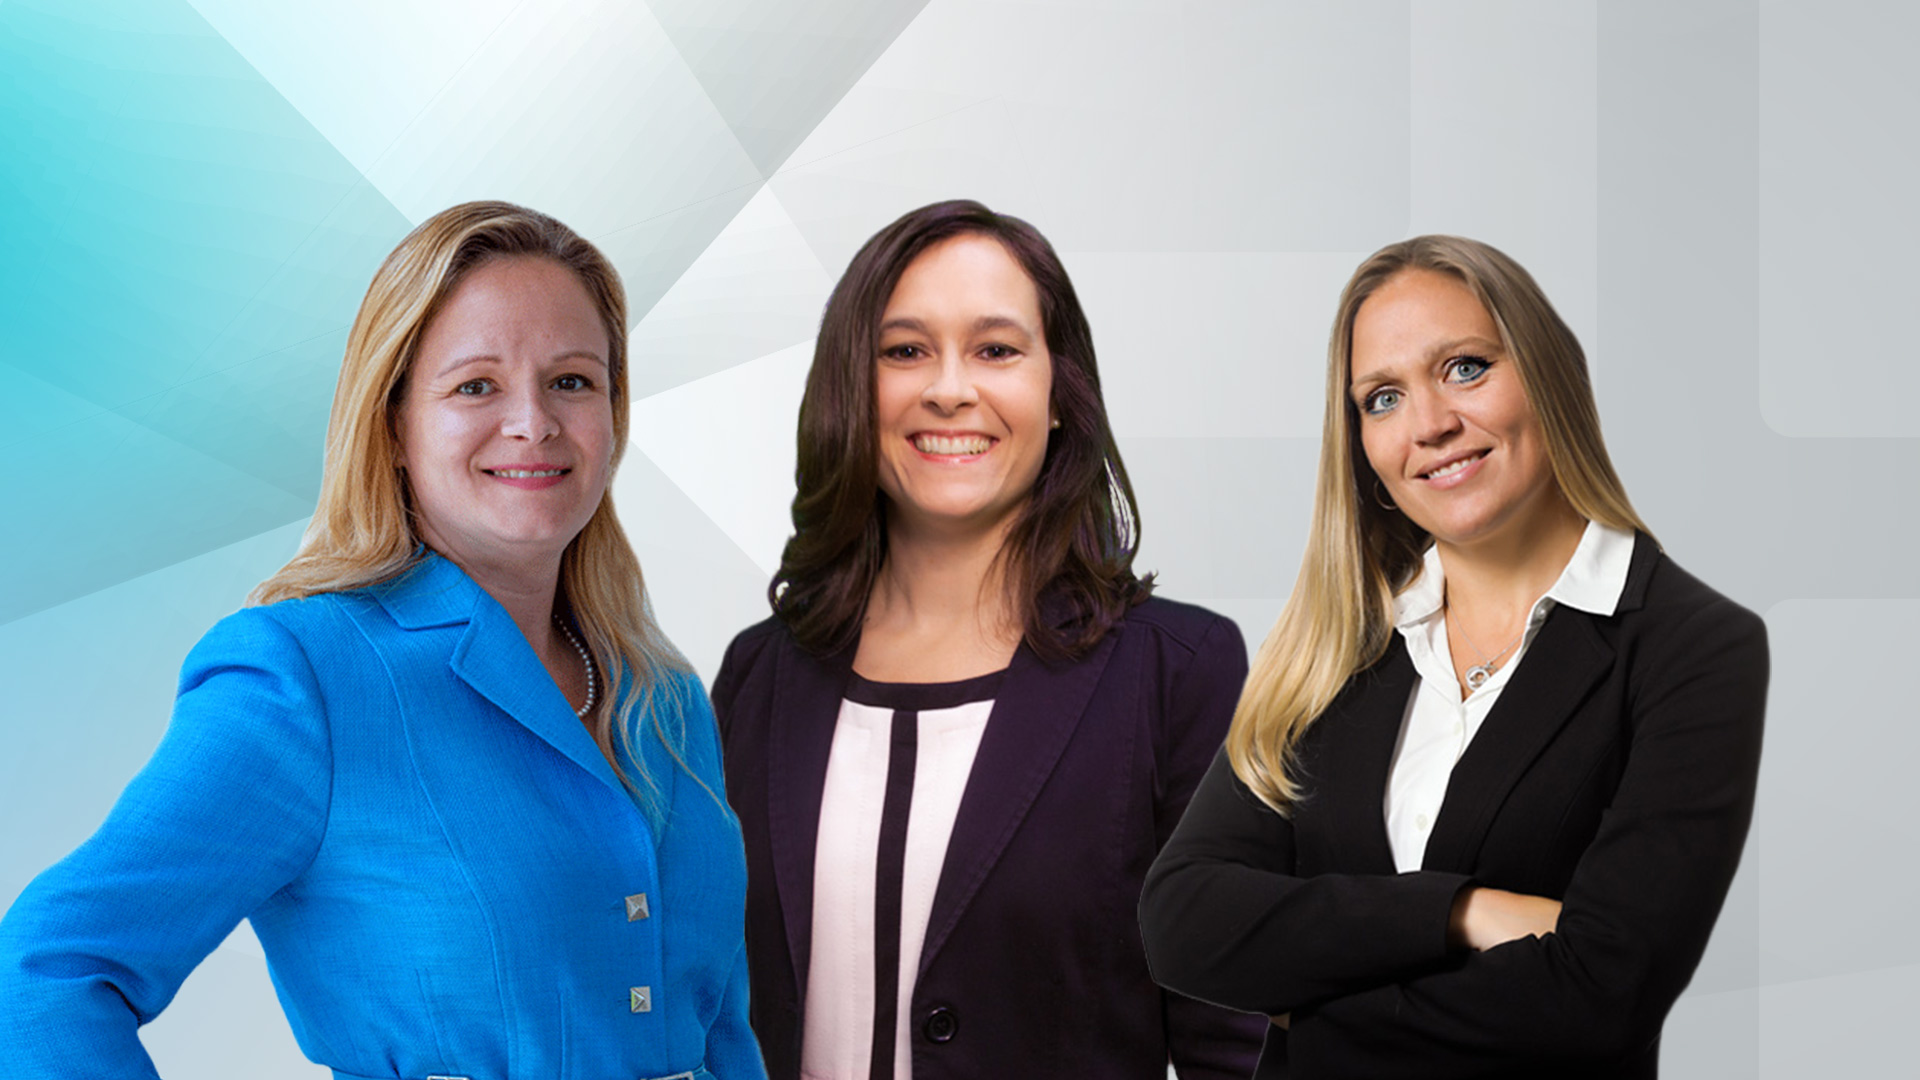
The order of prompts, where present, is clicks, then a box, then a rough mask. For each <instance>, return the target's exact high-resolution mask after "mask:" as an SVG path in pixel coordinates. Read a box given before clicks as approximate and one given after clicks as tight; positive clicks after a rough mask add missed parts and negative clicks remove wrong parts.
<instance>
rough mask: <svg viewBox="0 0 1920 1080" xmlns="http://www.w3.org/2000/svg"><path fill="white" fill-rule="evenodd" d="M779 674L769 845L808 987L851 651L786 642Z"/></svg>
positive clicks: (796, 962)
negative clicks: (831, 762) (820, 852)
mask: <svg viewBox="0 0 1920 1080" xmlns="http://www.w3.org/2000/svg"><path fill="white" fill-rule="evenodd" d="M775 665H776V666H775V668H774V677H773V678H774V683H773V685H774V693H773V702H774V710H775V711H776V712H777V713H778V714H779V718H778V720H777V721H776V722H775V723H774V724H772V725H771V727H772V731H771V732H770V734H769V735H768V738H767V742H768V748H769V756H770V759H771V762H772V765H771V767H770V768H769V769H768V771H767V772H768V775H767V820H768V824H767V829H768V834H767V838H768V842H769V844H770V845H771V847H772V849H773V876H774V887H775V888H776V889H777V890H779V893H780V913H781V916H782V918H783V919H784V920H785V921H786V928H787V949H788V952H789V954H790V958H791V959H792V961H793V970H794V973H795V975H796V976H797V977H798V985H799V986H802V987H804V986H806V985H807V960H808V958H809V957H810V956H811V955H812V952H811V950H812V947H813V866H814V845H815V843H816V841H817V840H818V838H819V834H820V799H821V795H822V793H823V792H824V791H825V790H826V784H827V758H828V756H829V755H830V754H831V753H832V751H833V731H834V727H835V725H836V724H837V723H838V721H839V718H840V701H841V698H842V697H844V696H845V695H846V692H847V675H848V674H849V673H850V672H851V671H852V670H853V650H852V649H851V648H848V649H845V650H842V651H841V652H839V653H836V654H835V655H833V656H830V657H827V658H826V659H824V660H822V659H818V658H815V657H813V656H809V655H808V654H807V653H806V652H805V651H803V650H802V649H801V648H800V647H799V646H798V645H796V644H794V642H793V639H792V638H791V637H790V636H788V635H786V634H782V635H780V647H779V653H778V655H777V657H776V659H775Z"/></svg>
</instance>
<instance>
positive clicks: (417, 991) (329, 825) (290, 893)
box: [0, 203, 764, 1080]
mask: <svg viewBox="0 0 1920 1080" xmlns="http://www.w3.org/2000/svg"><path fill="white" fill-rule="evenodd" d="M626 326H627V318H626V302H625V296H624V293H623V291H622V289H621V285H620V280H619V277H618V275H617V274H616V273H615V271H614V270H613V267H612V266H611V265H610V264H609V263H608V262H607V260H606V258H605V257H604V256H603V255H602V254H601V253H600V252H599V251H598V250H596V249H595V248H594V247H593V246H592V245H591V244H589V243H587V242H586V241H585V240H583V239H581V238H580V237H579V236H578V235H577V234H575V233H574V232H573V231H572V230H570V229H568V228H567V227H566V226H564V225H562V224H560V223H559V222H557V221H555V220H553V219H552V218H549V217H547V216H545V215H543V214H539V213H535V212H533V211H530V210H526V209H523V208H521V207H516V206H512V205H509V204H505V203H468V204H465V205H462V206H456V207H454V208H452V209H450V210H447V211H445V212H443V213H441V214H439V215H436V216H435V217H433V218H432V219H430V220H428V221H427V222H426V223H424V224H422V225H421V226H420V227H419V228H418V229H416V230H414V232H413V233H412V234H411V235H409V236H408V237H407V238H406V239H405V240H404V241H402V242H401V244H400V246H399V247H398V248H396V249H395V251H394V252H393V254H392V255H390V256H389V257H388V258H387V260H386V262H385V264H383V265H382V266H381V268H380V270H379V272H378V273H377V274H376V275H375V276H374V280H373V284H372V286H371V287H370V288H369V289H368V291H367V296H366V299H365V301H364V302H363V303H362V305H361V309H360V313H359V316H358V318H357V319H356V320H355V323H354V327H353V331H352V334H351V336H350V338H349V340H348V345H347V352H346V357H345V360H344V362H343V364H342V367H341V373H340V383H339V389H338V392H337V393H336V396H335V400H334V406H333V415H332V420H331V424H330V426H329V430H328V436H327V457H326V471H325V477H324V480H323V483H322V490H321V497H320V505H319V507H318V509H317V511H316V513H315V516H314V519H313V523H312V525H311V527H310V528H309V530H308V533H307V537H306V541H305V543H304V544H303V545H302V547H301V550H300V552H299V554H298V555H296V556H295V558H294V559H293V561H292V562H290V563H288V564H287V566H286V567H285V568H284V569H282V570H281V571H280V572H279V573H278V574H276V575H275V576H274V577H273V578H272V579H270V580H268V581H267V582H265V583H263V584H262V585H261V586H260V588H259V589H258V590H257V592H256V594H255V599H256V600H257V601H259V602H260V605H259V606H255V607H250V608H247V609H246V610H243V611H241V612H239V613H238V614H235V615H233V616H231V617H230V618H228V619H225V620H223V621H222V622H221V623H220V624H219V625H218V626H216V627H215V628H214V629H213V630H212V631H211V632H209V633H208V634H207V636H206V637H205V638H204V639H202V640H201V642H200V644H199V645H198V646H197V647H196V648H195V649H194V650H193V653H192V654H191V655H190V656H189V657H188V658H187V663H186V667H185V670H184V671H183V672H182V674H181V680H180V691H179V698H178V700H177V702H176V703H175V707H174V714H173V720H172V722H171V724H170V725H169V726H168V729H167V734H166V737H165V739H164V740H163V741H162V742H161V744H160V747H159V749H158V750H157V751H156V752H155V754H154V757H153V760H152V761H151V762H149V763H148V765H147V766H146V768H145V769H144V770H143V771H142V772H141V773H140V774H139V775H138V776H137V777H135V779H134V780H133V782H132V783H131V784H130V785H128V788H127V790H126V792H125V794H123V795H122V797H121V799H120V802H119V804H118V805H117V806H116V807H115V808H114V810H113V812H112V814H111V815H110V816H109V817H108V819H107V821H106V823H105V824H104V825H102V826H101V828H100V830H99V832H98V833H96V834H95V835H94V836H93V838H92V839H90V840H89V841H87V843H86V844H84V845H83V846H82V847H81V848H80V849H79V850H78V851H76V852H74V853H73V854H72V855H71V856H69V857H68V858H67V859H65V860H63V861H62V862H61V863H59V864H58V865H56V866H55V867H53V868H52V869H51V870H48V871H47V872H46V873H44V874H42V875H41V876H40V877H39V878H38V879H37V880H36V881H35V882H34V883H33V884H32V885H30V886H29V887H28V889H27V890H26V892H25V893H23V894H22V895H21V897H20V899H19V901H18V902H17V903H16V904H15V905H14V907H13V908H12V910H11V911H10V912H9V913H8V914H7V917H6V919H5V921H4V923H0V1000H4V1001H5V1002H6V1007H5V1008H4V1009H0V1061H4V1062H5V1063H6V1066H5V1069H6V1072H7V1075H9V1076H12V1077H22V1078H25V1077H55V1076H74V1075H87V1076H93V1077H123V1076H125V1077H134V1076H140V1077H146V1076H152V1075H154V1070H153V1066H152V1063H151V1061H150V1060H149V1059H148V1058H147V1056H146V1054H145V1052H144V1051H143V1050H142V1048H141V1045H140V1041H139V1039H138V1037H137V1034H136V1031H137V1029H138V1027H139V1025H141V1024H143V1023H145V1022H146V1021H148V1020H150V1019H152V1018H153V1017H154V1016H155V1015H156V1014H158V1013H159V1012H160V1010H161V1009H163V1008H164V1007H165V1006H166V1005H167V1003H168V1002H169V1001H170V1000H171V999H172V997H173V995H174V993H175V991H176V990H177V989H178V988H179V986H180V983H181V981H182V980H184V979H185V978H186V976H187V974H188V973H189V972H190V971H191V970H192V969H193V967H194V965H195V964H197V963H198V962H199V961H200V959H201V958H202V957H204V956H205V955H206V954H207V953H208V952H209V951H210V950H212V949H213V948H214V947H215V946H217V945H218V944H219V943H220V941H221V940H222V939H223V938H225V937H226V935H227V934H228V932H229V931H231V930H232V929H233V927H234V925H235V924H236V923H237V922H239V920H241V919H243V918H246V919H250V920H251V921H252V923H253V927H254V930H255V932H256V933H257V934H258V936H259V938H260V941H261V944H262V945H263V946H264V947H265V949H266V954H267V960H268V965H269V968H270V969H271V972H272V975H273V980H274V985H275V988H276V989H277V990H278V992H279V995H280V999H281V1003H282V1004H283V1006H284V1007H285V1009H286V1012H287V1017H288V1019H289V1021H290V1022H291V1023H292V1025H293V1030H294V1034H295V1036H296V1037H297V1038H298V1040H299V1043H300V1046H301V1048H302V1050H304V1051H305V1052H306V1054H307V1056H308V1057H310V1058H312V1059H313V1060H314V1061H316V1062H319V1063H321V1064H323V1065H326V1066H328V1067H330V1068H332V1069H333V1070H334V1074H335V1076H336V1077H338V1078H342V1080H368V1078H377V1080H394V1078H399V1080H425V1078H427V1077H430V1076H437V1077H465V1078H472V1080H483V1078H484V1080H506V1078H507V1077H516V1078H517V1077H542V1078H544V1077H621V1078H623V1080H624V1078H655V1077H680V1078H689V1080H701V1078H706V1077H708V1076H714V1077H719V1078H721V1080H733V1078H736V1077H760V1076H763V1075H764V1070H763V1069H762V1066H761V1062H760V1058H759V1052H758V1049H757V1047H756V1046H755V1044H754V1041H753V1036H752V1033H751V1031H750V1030H749V1029H748V1026H747V998H746V993H747V983H746V964H745V958H744V953H743V948H742V918H743V910H744V903H745V873H744V862H743V853H742V848H741V842H740V833H739V827H738V824H737V822H736V820H735V819H734V817H733V815H732V814H731V813H730V812H729V810H728V809H727V807H726V804H725V801H724V798H723V792H722V789H721V780H720V767H719V751H718V744H717V738H716V733H715V729H714V722H713V718H712V714H711V712H710V711H709V709H708V707H707V705H706V701H705V698H704V696H703V694H702V692H701V689H700V686H699V683H698V681H697V680H696V679H695V677H694V676H693V675H692V674H691V673H689V672H688V670H687V668H686V664H685V662H684V661H683V660H682V659H681V658H680V657H679V655H678V653H677V652H676V651H675V650H674V648H673V646H672V645H671V644H670V643H669V642H668V641H667V639H666V638H665V637H664V636H663V635H662V634H661V633H660V630H659V628H658V627H657V626H655V625H654V623H653V620H652V618H651V616H650V615H649V614H648V610H647V605H646V599H645V594H644V592H643V589H642V584H641V578H640V569H639V566H638V565H637V563H636V562H635V560H634V556H633V552H632V550H631V548H630V547H629V546H628V544H627V541H626V538H625V536H624V535H623V534H622V532H621V530H620V526H619V523H618V522H617V520H616V519H615V517H614V511H613V505H612V502H611V499H610V496H609V494H608V482H609V480H610V478H611V477H612V474H613V469H614V466H615V465H616V463H617V462H618V460H619V457H620V452H621V450H622V449H623V448H624V447H625V446H626V442H627V414H628V389H627V388H628V385H629V380H628V371H627V363H626V360H627V357H626V348H625V346H626Z"/></svg>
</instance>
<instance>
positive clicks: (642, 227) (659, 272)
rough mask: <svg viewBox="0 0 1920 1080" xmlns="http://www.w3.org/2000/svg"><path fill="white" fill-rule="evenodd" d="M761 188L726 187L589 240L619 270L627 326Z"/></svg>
mask: <svg viewBox="0 0 1920 1080" xmlns="http://www.w3.org/2000/svg"><path fill="white" fill-rule="evenodd" d="M759 190H760V184H759V182H758V181H755V182H753V183H749V184H743V185H741V186H739V187H734V188H728V189H727V190H725V191H722V192H719V193H717V194H714V195H710V196H708V197H707V198H704V199H700V200H697V201H695V202H691V203H688V204H686V205H684V206H677V207H674V208H673V209H671V210H666V211H662V212H661V213H658V214H655V215H652V216H650V217H646V218H643V219H641V220H639V221H636V222H633V223H632V224H629V225H624V226H622V227H620V228H618V229H614V230H611V231H608V232H603V233H598V234H594V235H591V236H588V237H587V239H589V240H592V241H593V242H594V244H595V245H597V246H598V247H599V248H600V250H601V251H602V252H603V253H604V254H605V255H606V256H607V258H608V259H610V260H612V261H613V265H614V269H616V270H619V271H620V280H621V281H622V283H624V284H625V285H626V288H627V325H628V327H629V328H631V327H632V326H633V325H634V324H636V323H638V322H639V321H640V320H641V319H643V318H645V317H646V315H647V313H648V312H649V311H651V310H652V309H653V305H654V304H656V303H658V302H659V301H660V298H661V297H662V296H665V295H666V294H667V290H668V289H670V288H672V287H673V283H674V282H676V281H678V280H680V275H682V274H684V273H686V272H687V267H689V266H692V265H693V263H694V261H695V260H697V259H699V257H700V253H701V252H703V251H705V250H706V249H707V247H708V245H710V244H712V243H713V240H714V237H716V236H719V235H720V231H721V230H722V229H724V228H726V227H727V223H728V222H730V221H732V220H733V219H734V216H735V215H737V214H739V213H740V209H741V208H742V207H744V206H746V205H747V201H748V200H749V199H752V198H753V195H754V192H756V191H759ZM636 363H644V358H643V357H642V358H636ZM634 376H635V378H636V379H641V380H643V381H644V379H646V378H650V377H651V374H650V373H648V374H645V375H643V374H642V372H641V371H640V370H638V369H636V370H635V372H634ZM635 396H636V397H637V396H639V395H638V394H636V395H635Z"/></svg>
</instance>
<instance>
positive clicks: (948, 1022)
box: [920, 1005, 960, 1043]
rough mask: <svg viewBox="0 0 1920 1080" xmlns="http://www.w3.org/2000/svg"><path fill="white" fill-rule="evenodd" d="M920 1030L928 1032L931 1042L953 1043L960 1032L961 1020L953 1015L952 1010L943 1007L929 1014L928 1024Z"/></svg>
mask: <svg viewBox="0 0 1920 1080" xmlns="http://www.w3.org/2000/svg"><path fill="white" fill-rule="evenodd" d="M920 1030H922V1031H924V1032H926V1035H927V1040H928V1041H929V1042H937V1043H943V1042H952V1041H953V1037H954V1035H956V1034H958V1033H959V1031H960V1018H959V1017H957V1016H955V1015H953V1010H952V1009H949V1008H947V1007H946V1006H945V1005H942V1006H940V1007H938V1008H936V1009H934V1010H933V1011H932V1012H929V1013H928V1014H927V1022H926V1024H924V1025H923V1026H922V1027H921V1029H920Z"/></svg>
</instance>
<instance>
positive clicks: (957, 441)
mask: <svg viewBox="0 0 1920 1080" xmlns="http://www.w3.org/2000/svg"><path fill="white" fill-rule="evenodd" d="M992 446H993V440H992V439H989V438H987V437H986V436H985V435H928V434H924V433H923V434H919V435H915V436H914V437H913V448H914V449H915V450H918V451H920V452H921V453H923V454H955V455H965V454H984V453H986V452H987V450H988V449H989V448H990V447H992Z"/></svg>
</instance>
